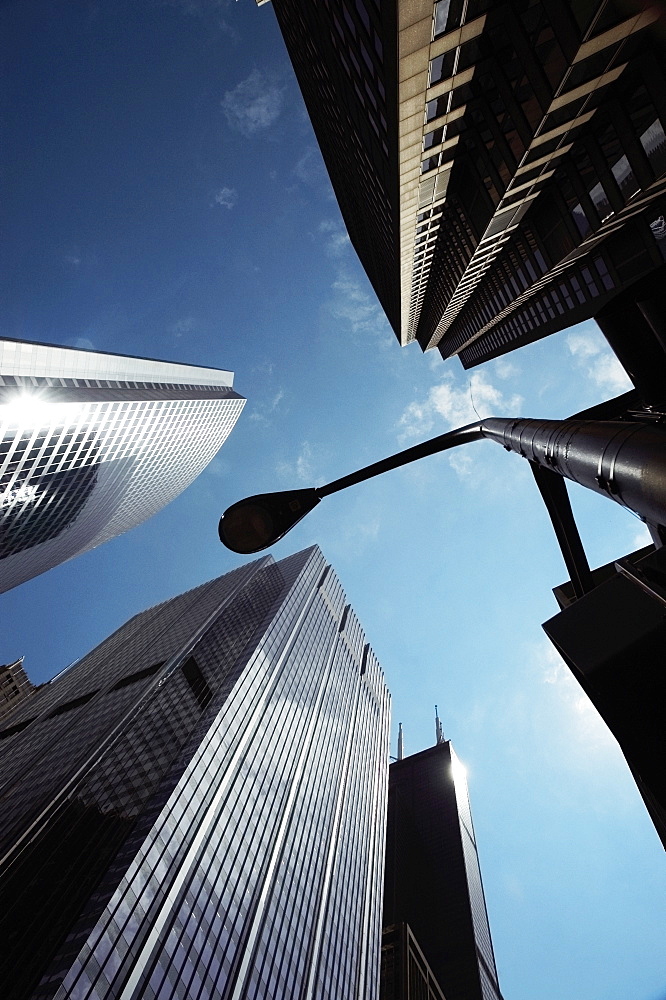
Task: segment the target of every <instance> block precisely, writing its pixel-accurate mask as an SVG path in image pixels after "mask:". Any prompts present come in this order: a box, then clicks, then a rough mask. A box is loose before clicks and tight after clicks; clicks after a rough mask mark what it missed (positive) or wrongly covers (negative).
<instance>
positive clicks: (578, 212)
mask: <svg viewBox="0 0 666 1000" xmlns="http://www.w3.org/2000/svg"><path fill="white" fill-rule="evenodd" d="M571 214H572V215H573V218H574V222H575V223H576V225H577V226H578V232H579V233H580V235H581V237H582V238H583V239H584V238H585V237H586V236H587V234H588V233H589V232H590V229H591V228H592V227H591V226H590V221H589V219H588V217H587V216H586V214H585V212H584V210H583V206H582V205H581V203H580V202H578V203H577V204H576V205H574V207H573V208H572V209H571Z"/></svg>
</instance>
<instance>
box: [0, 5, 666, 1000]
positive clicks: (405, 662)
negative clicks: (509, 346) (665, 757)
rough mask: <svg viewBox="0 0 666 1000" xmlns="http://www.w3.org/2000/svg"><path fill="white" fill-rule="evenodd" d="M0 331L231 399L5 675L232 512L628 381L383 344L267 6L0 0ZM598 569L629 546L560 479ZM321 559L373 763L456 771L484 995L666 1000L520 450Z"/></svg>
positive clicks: (641, 853) (54, 600) (609, 772)
mask: <svg viewBox="0 0 666 1000" xmlns="http://www.w3.org/2000/svg"><path fill="white" fill-rule="evenodd" d="M0 37H1V39H2V41H0V52H1V58H2V65H1V67H0V117H1V118H2V120H3V122H4V124H3V131H4V142H3V150H4V151H3V153H2V154H1V156H2V160H1V161H0V179H1V180H0V183H1V184H2V188H3V203H4V207H3V209H2V213H3V230H4V235H3V239H2V245H1V247H0V253H1V255H2V260H1V264H0V282H1V283H2V289H1V295H0V336H7V337H15V338H21V339H27V340H37V341H42V342H46V343H59V344H69V345H72V346H79V347H87V348H93V347H94V348H97V349H99V350H104V351H113V352H118V353H123V354H137V355H142V356H148V357H155V358H162V359H167V360H173V361H182V362H187V363H191V364H203V365H209V366H215V367H220V368H224V369H229V370H231V371H233V372H234V373H235V388H236V389H237V391H238V392H240V393H241V394H242V395H244V396H246V397H247V400H248V402H247V404H246V407H245V410H244V412H243V414H242V415H241V418H240V420H239V422H238V424H237V426H236V428H235V429H234V431H233V432H232V434H231V436H230V438H229V440H228V441H227V442H226V443H225V445H224V446H223V448H222V450H221V451H220V452H219V454H218V456H217V457H216V458H215V459H214V460H213V462H212V463H211V464H210V466H209V467H208V469H207V470H206V471H205V472H204V473H203V474H202V475H201V476H200V477H199V478H198V479H197V480H196V481H195V483H194V484H193V485H192V486H191V487H190V488H189V489H188V490H186V491H185V493H183V494H182V495H181V496H180V497H179V498H178V499H177V500H176V501H174V502H173V503H172V504H171V505H170V506H169V507H167V508H165V509H164V510H163V511H162V512H161V513H159V514H158V515H156V516H155V517H153V518H152V519H151V520H150V521H147V522H146V523H145V524H143V525H141V526H140V527H138V528H136V529H134V530H133V531H131V532H129V533H127V534H125V535H123V536H121V537H120V538H117V539H115V540H114V541H112V542H109V543H107V544H106V545H104V546H102V547H101V548H99V549H96V550H95V551H93V552H90V553H87V554H86V555H83V556H80V557H78V558H77V559H75V560H73V561H71V562H69V563H66V564H64V565H62V566H59V567H57V568H56V569H53V570H51V571H50V572H48V573H46V574H44V575H42V576H41V577H38V578H36V579H34V580H32V581H30V582H28V583H26V584H24V585H23V586H21V587H18V588H16V589H15V590H13V591H11V592H9V593H7V594H4V595H2V596H0V662H9V661H11V660H13V659H14V658H16V657H18V656H20V655H25V658H26V659H25V666H26V669H27V671H28V673H29V675H30V677H31V678H32V680H33V681H35V682H41V681H44V680H46V679H48V678H49V677H51V676H53V675H54V674H55V673H57V672H58V671H59V670H61V669H62V668H63V667H65V666H66V665H67V664H68V663H70V662H71V661H72V660H74V659H75V658H77V657H79V656H81V655H83V654H84V653H86V652H87V651H88V650H90V649H91V648H92V647H93V646H94V645H96V644H97V643H98V642H100V641H101V640H102V639H104V638H105V637H106V636H107V635H108V634H109V633H110V632H111V631H112V630H113V629H115V628H117V627H118V626H119V625H121V624H122V623H123V622H124V621H125V620H126V619H127V618H128V617H130V616H131V615H133V614H135V613H136V612H138V611H140V610H142V609H143V608H145V607H148V606H150V605H152V604H154V603H156V602H158V601H162V600H165V599H166V598H168V597H171V596H173V595H174V594H177V593H181V592H182V591H184V590H186V589H188V588H190V587H193V586H196V585H198V584H199V583H201V582H203V581H204V580H207V579H211V578H212V577H215V576H219V575H220V574H223V573H226V572H227V571H229V570H230V569H232V568H234V567H235V566H237V565H239V564H241V563H242V562H244V561H245V560H244V559H243V558H242V557H238V556H234V555H232V554H231V553H229V552H227V551H226V550H224V549H223V548H222V547H221V545H220V543H219V541H218V538H217V523H218V519H219V517H220V514H221V513H222V511H223V510H224V509H225V508H226V507H227V506H228V505H229V504H230V503H232V502H234V501H235V500H238V499H240V498H241V497H243V496H246V495H250V494H253V493H258V492H264V491H270V490H275V489H289V488H291V487H299V486H312V485H318V484H321V483H324V482H329V481H331V480H333V479H335V478H337V477H338V476H341V475H344V474H345V473H347V472H350V471H352V470H353V469H356V468H358V467H360V466H362V465H365V464H368V463H370V462H372V461H375V460H377V459H379V458H381V457H383V456H384V455H387V454H391V453H393V452H395V451H396V450H398V449H399V448H401V447H407V446H408V445H410V444H414V443H416V442H417V441H420V440H423V439H425V438H427V437H429V436H431V435H434V434H438V433H442V432H443V431H445V430H447V429H449V428H452V427H455V426H459V425H461V424H464V423H467V422H470V421H472V420H475V419H476V414H477V413H478V414H479V415H481V416H487V415H495V416H526V417H552V418H563V417H566V416H568V415H570V414H572V413H575V412H577V411H578V410H580V409H583V408H584V407H587V406H590V405H593V404H594V403H597V402H600V401H602V400H604V399H606V398H609V397H610V396H611V395H615V394H617V393H618V392H621V391H623V390H624V389H626V388H628V387H629V383H628V381H627V380H626V377H625V376H624V373H623V372H622V370H621V369H620V368H619V366H618V364H617V362H616V361H615V359H614V356H613V355H612V354H611V353H610V351H609V350H608V348H607V347H606V346H605V342H604V340H603V338H602V337H601V335H600V334H599V333H598V331H597V330H596V328H595V326H594V324H593V323H587V324H582V325H580V326H578V327H576V328H574V329H571V330H568V331H563V332H561V333H559V334H556V335H554V336H551V337H549V338H546V339H545V340H543V341H541V342H539V343H536V344H533V345H531V346H529V347H527V348H523V349H521V350H520V351H518V352H514V353H512V354H510V355H507V356H505V357H504V358H501V359H498V360H496V361H493V362H489V363H487V364H485V365H482V366H480V367H478V368H475V369H473V370H471V371H469V372H465V371H464V370H463V369H462V367H461V365H460V364H459V362H458V361H457V360H456V359H451V360H449V361H447V362H443V361H442V360H441V358H440V356H439V355H438V354H437V353H436V352H430V353H428V354H427V355H425V356H424V355H423V354H422V353H421V351H420V349H419V348H418V347H417V346H416V345H411V346H410V347H408V348H404V349H401V348H400V347H399V346H398V343H397V341H396V339H395V337H394V335H393V333H392V332H391V330H390V328H389V326H388V324H387V322H386V320H385V318H384V316H383V313H382V311H381V309H380V307H379V305H378V303H377V300H376V298H375V297H374V294H373V292H372V289H371V287H370V285H369V283H368V281H367V279H366V277H365V275H364V272H363V270H362V268H361V266H360V264H359V262H358V260H357V258H356V257H355V254H354V252H353V250H352V249H351V246H350V244H349V240H348V238H347V235H346V232H345V228H344V225H343V223H342V220H341V217H340V214H339V211H338V209H337V205H336V202H335V199H334V197H333V194H332V190H331V187H330V185H329V182H328V179H327V176H326V172H325V169H324V167H323V164H322V161H321V158H320V156H319V152H318V149H317V146H316V142H315V140H314V136H313V133H312V130H311V127H310V124H309V121H308V118H307V115H306V112H305V109H304V106H303V103H302V101H301V98H300V95H299V91H298V88H297V86H296V82H295V79H294V76H293V73H292V71H291V67H290V64H289V61H288V57H287V55H286V50H285V48H284V45H283V43H282V39H281V36H280V34H279V31H278V29H277V26H276V22H275V17H274V13H273V10H272V8H271V5H270V4H267V5H265V6H263V7H261V8H257V7H256V6H255V3H254V0H238V2H227V0H131V2H128V0H114V2H113V3H112V4H106V3H101V2H97V0H90V2H82V0H67V2H62V0H50V2H48V3H46V2H36V0H20V2H8V3H7V2H5V3H2V4H1V5H0ZM571 495H572V502H573V504H574V510H575V512H576V516H577V518H578V522H579V527H580V530H581V534H582V537H583V542H584V544H585V547H586V550H587V553H588V557H589V559H590V563H591V564H592V565H593V566H596V565H600V564H602V563H605V562H608V561H610V560H612V559H615V558H618V557H620V556H622V555H624V554H626V553H627V552H629V551H631V550H633V549H635V548H636V547H638V546H639V545H642V544H646V543H647V541H648V540H649V539H648V537H647V533H646V529H645V527H644V525H643V524H642V523H641V522H640V521H639V520H638V519H637V518H635V517H633V516H632V515H631V514H630V513H628V512H626V511H624V510H622V509H621V508H619V507H617V506H616V505H614V504H613V503H611V502H610V501H609V500H608V499H606V498H604V497H600V496H596V495H595V494H592V493H589V492H587V491H584V490H582V489H581V488H578V489H576V488H575V487H574V488H572V489H571ZM313 543H317V544H319V545H320V546H321V548H322V550H323V552H324V554H325V556H326V557H327V558H328V559H329V560H330V561H331V563H332V564H333V566H334V568H335V570H336V572H337V574H338V576H339V577H340V579H341V581H342V584H343V586H344V588H345V590H346V592H347V595H348V599H349V600H350V602H351V603H352V606H353V607H354V608H355V610H356V612H357V614H358V617H359V620H360V621H361V623H362V625H363V627H364V629H365V631H366V634H367V636H368V640H369V641H370V643H371V644H372V646H373V648H374V649H375V651H376V653H377V655H378V656H379V659H380V662H381V663H382V665H383V668H384V671H385V674H386V678H387V682H388V684H389V687H390V689H391V692H392V695H393V720H394V721H393V746H394V751H393V752H395V742H396V735H397V728H398V722H402V723H403V727H404V732H405V752H406V753H415V752H417V751H419V750H422V749H424V748H425V747H427V746H430V745H432V743H433V742H434V739H435V728H434V705H435V704H437V705H438V706H439V713H440V716H441V719H442V723H443V727H444V733H445V736H446V737H447V738H450V739H452V740H453V743H454V745H455V747H456V751H457V753H458V755H459V757H460V758H461V759H462V761H463V762H464V764H465V765H466V768H467V774H468V781H469V787H470V796H471V801H472V810H473V816H474V823H475V828H476V835H477V841H478V847H479V855H480V861H481V868H482V873H483V879H484V886H485V892H486V902H487V906H488V911H489V916H490V923H491V929H492V934H493V942H494V947H495V953H496V959H497V965H498V970H499V976H500V985H501V987H502V991H503V993H504V996H505V998H506V1000H534V998H536V997H538V998H540V1000H562V998H563V997H567V998H575V1000H627V998H631V1000H664V998H666V960H665V959H664V947H663V942H664V930H665V928H666V871H665V866H664V857H663V850H662V847H661V844H660V842H659V839H658V837H657V835H656V833H655V831H654V829H653V827H652V824H651V822H650V819H649V817H648V814H647V811H646V810H645V807H644V806H643V803H642V799H641V798H640V795H639V793H638V792H637V790H636V788H635V786H634V783H633V780H632V778H631V776H630V773H629V770H628V768H627V766H626V763H625V762H624V759H623V757H622V754H621V752H620V750H619V748H618V746H617V744H616V743H615V741H614V739H613V737H612V736H611V735H610V734H609V732H608V730H607V729H606V727H605V725H604V724H603V722H602V721H601V720H600V718H599V716H598V715H597V713H596V712H595V710H594V708H593V707H592V705H591V704H590V702H589V701H588V700H587V698H586V697H585V695H584V694H583V692H582V691H581V690H580V689H579V688H578V686H577V685H576V683H575V681H574V680H573V679H572V677H571V676H570V674H569V672H568V670H567V668H565V666H564V665H563V663H562V661H561V660H560V659H559V658H558V656H557V654H556V653H555V651H554V649H553V648H552V646H551V645H550V644H549V642H548V640H547V639H546V637H545V635H544V633H543V631H542V629H541V623H542V622H545V621H546V620H548V619H549V618H550V617H552V616H553V615H555V614H556V613H557V611H558V608H557V604H556V602H555V599H554V597H553V595H552V588H553V587H554V586H557V585H558V584H560V583H562V582H563V581H564V580H566V578H567V573H566V570H565V568H564V565H563V563H562V558H561V555H560V554H559V550H558V547H557V543H556V541H555V536H554V534H553V531H552V528H551V527H550V523H549V521H548V517H547V515H546V512H545V508H544V507H543V505H542V501H541V500H540V497H539V495H538V492H537V489H536V486H535V484H534V482H533V481H532V476H531V474H530V470H529V468H528V466H527V463H526V462H524V461H523V460H522V459H521V458H519V457H518V456H516V455H511V454H507V453H506V452H504V451H503V449H501V448H498V447H497V446H496V445H495V444H494V443H492V442H485V441H484V442H477V443H473V444H470V445H468V446H467V447H466V448H464V449H461V450H457V451H455V452H453V453H450V454H448V455H441V456H436V457H431V458H429V459H425V460H423V461H422V462H420V463H418V464H414V465H411V466H408V467H406V468H403V469H400V470H396V471H394V472H392V473H389V474H387V475H385V476H383V477H381V478H379V479H375V480H372V481H370V482H367V483H365V484H362V485H359V486H356V487H354V488H352V489H350V490H348V491H346V492H344V493H341V494H338V495H336V496H333V497H330V498H328V499H327V500H325V501H324V502H323V503H322V504H320V505H319V507H318V508H317V509H316V510H315V511H314V512H313V513H312V514H310V515H309V517H308V518H307V519H305V520H304V521H303V522H302V523H301V524H300V525H298V527H297V528H296V529H295V530H294V531H293V532H292V533H291V534H289V535H288V536H287V537H286V538H285V539H284V540H283V541H282V542H280V543H279V544H278V545H276V546H275V547H274V549H273V550H272V554H273V555H274V556H275V557H276V558H281V557H283V556H286V555H289V554H290V553H292V552H295V551H297V550H299V549H302V548H304V547H305V546H307V545H310V544H313Z"/></svg>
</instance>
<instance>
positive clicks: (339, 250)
mask: <svg viewBox="0 0 666 1000" xmlns="http://www.w3.org/2000/svg"><path fill="white" fill-rule="evenodd" d="M319 232H320V233H323V234H324V240H323V241H322V245H323V247H324V249H325V251H326V253H327V254H329V256H330V257H342V256H343V255H344V254H345V253H346V252H347V250H348V249H349V248H350V246H351V242H350V239H349V234H348V233H347V230H346V229H345V228H344V226H343V225H341V223H339V222H333V221H332V220H330V219H325V220H324V221H323V222H320V223H319Z"/></svg>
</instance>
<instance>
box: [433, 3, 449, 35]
mask: <svg viewBox="0 0 666 1000" xmlns="http://www.w3.org/2000/svg"><path fill="white" fill-rule="evenodd" d="M450 4H451V0H437V3H436V4H435V32H434V37H435V38H437V37H438V36H439V35H443V34H444V32H445V31H446V22H447V20H448V17H449V6H450Z"/></svg>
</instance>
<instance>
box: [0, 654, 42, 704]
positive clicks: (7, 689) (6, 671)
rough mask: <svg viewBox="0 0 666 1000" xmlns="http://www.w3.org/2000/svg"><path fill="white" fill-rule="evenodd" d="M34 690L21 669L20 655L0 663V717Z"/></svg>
mask: <svg viewBox="0 0 666 1000" xmlns="http://www.w3.org/2000/svg"><path fill="white" fill-rule="evenodd" d="M34 691H35V688H34V685H33V684H31V682H30V678H29V677H28V675H27V674H26V672H25V670H24V669H23V657H22V656H20V657H19V658H18V660H14V662H13V663H2V664H0V719H3V718H4V717H5V715H9V714H10V712H13V711H14V709H15V708H16V706H17V705H18V704H20V702H22V701H24V700H25V699H26V698H29V697H30V695H31V694H33V693H34Z"/></svg>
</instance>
